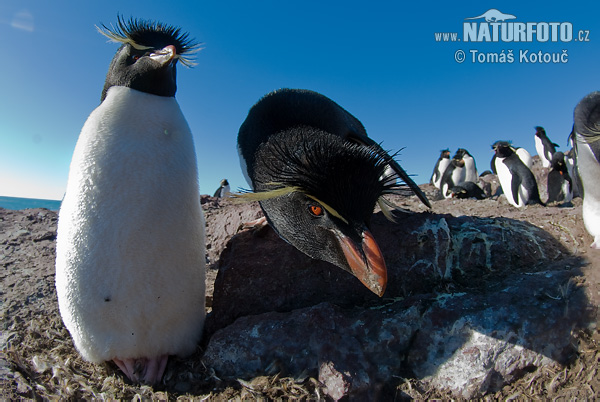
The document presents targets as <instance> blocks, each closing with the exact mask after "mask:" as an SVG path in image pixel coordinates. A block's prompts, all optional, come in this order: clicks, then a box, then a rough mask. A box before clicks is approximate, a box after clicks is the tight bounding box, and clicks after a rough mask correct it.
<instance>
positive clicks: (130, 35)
mask: <svg viewBox="0 0 600 402" xmlns="http://www.w3.org/2000/svg"><path fill="white" fill-rule="evenodd" d="M98 31H99V32H100V33H102V34H103V35H105V36H106V37H108V38H109V39H111V40H112V41H115V42H119V43H122V44H123V45H122V46H121V47H120V48H119V50H117V53H116V54H115V56H114V57H113V59H112V61H111V63H110V67H109V69H108V73H107V75H106V81H105V84H104V88H103V90H102V96H101V101H103V100H104V98H105V97H106V93H107V92H108V89H109V88H110V87H112V86H124V87H129V88H132V89H136V90H138V91H141V92H146V93H149V94H153V95H159V96H168V97H172V96H175V93H176V92H177V82H176V69H175V64H176V62H177V60H180V61H181V62H182V64H184V65H192V64H193V62H192V61H191V59H190V58H189V57H188V56H189V54H191V53H194V52H195V51H197V50H198V46H199V45H198V44H196V43H195V42H194V41H193V40H191V39H190V38H189V36H188V34H187V33H181V30H180V29H179V28H176V27H173V26H170V25H166V24H163V23H160V22H156V21H145V20H138V19H133V18H132V19H130V20H129V21H124V20H123V19H122V18H121V17H120V16H119V17H118V19H117V27H111V28H108V27H106V26H105V25H102V27H98ZM166 58H169V61H168V62H165V61H164V60H165V59H166ZM171 58H172V61H171Z"/></svg>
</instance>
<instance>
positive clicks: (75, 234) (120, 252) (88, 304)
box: [56, 87, 205, 362]
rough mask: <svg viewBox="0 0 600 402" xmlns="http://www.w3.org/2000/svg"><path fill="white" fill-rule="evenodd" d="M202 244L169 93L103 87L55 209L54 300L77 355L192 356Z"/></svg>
mask: <svg viewBox="0 0 600 402" xmlns="http://www.w3.org/2000/svg"><path fill="white" fill-rule="evenodd" d="M204 247H205V246H204V217H203V214H202V210H201V208H200V199H199V191H198V181H197V168H196V157H195V152H194V144H193V139H192V136H191V132H190V130H189V127H188V125H187V122H186V121H185V118H184V117H183V114H182V113H181V110H180V109H179V105H178V104H177V102H176V100H175V98H168V97H160V96H155V95H150V94H146V93H143V92H139V91H136V90H132V89H129V88H125V87H112V88H110V90H109V91H108V94H107V96H106V98H105V100H104V101H103V102H102V104H101V105H100V106H99V107H98V108H97V109H96V110H94V111H93V112H92V114H91V115H90V116H89V118H88V120H87V121H86V123H85V125H84V127H83V129H82V131H81V134H80V137H79V140H78V142H77V146H76V148H75V152H74V155H73V160H72V162H71V168H70V172H69V180H68V184H67V191H66V194H65V198H64V200H63V203H62V206H61V209H60V213H59V223H58V238H57V246H56V249H57V250H56V253H57V257H56V288H57V293H58V299H59V307H60V312H61V315H62V317H63V321H64V322H65V325H66V326H67V328H68V329H69V331H70V332H71V335H72V337H73V339H74V341H75V345H76V346H77V348H78V350H79V351H80V352H81V354H82V355H83V357H84V358H86V359H87V360H89V361H92V362H100V361H104V360H110V359H112V358H114V357H119V358H121V359H123V358H136V357H140V356H145V357H150V356H158V355H162V354H187V353H191V352H192V351H193V350H194V348H195V345H196V342H197V341H198V339H199V336H200V334H201V331H202V326H203V323H204V315H205V312H204V261H205V251H204Z"/></svg>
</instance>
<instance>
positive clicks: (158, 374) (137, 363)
mask: <svg viewBox="0 0 600 402" xmlns="http://www.w3.org/2000/svg"><path fill="white" fill-rule="evenodd" d="M168 360H169V355H162V356H156V357H152V358H145V357H142V358H139V359H132V358H129V359H123V360H121V359H117V358H114V359H113V362H115V364H116V365H117V366H119V368H120V369H121V371H122V372H123V373H124V374H125V375H126V376H127V378H129V379H130V380H131V382H133V383H143V384H147V385H154V384H156V383H157V382H159V381H160V379H161V378H162V376H163V374H164V372H165V368H166V367H167V361H168Z"/></svg>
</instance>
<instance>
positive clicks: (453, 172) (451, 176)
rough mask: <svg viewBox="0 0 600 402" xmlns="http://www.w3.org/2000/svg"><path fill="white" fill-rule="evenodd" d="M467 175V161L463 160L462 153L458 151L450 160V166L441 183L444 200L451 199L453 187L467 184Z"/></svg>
mask: <svg viewBox="0 0 600 402" xmlns="http://www.w3.org/2000/svg"><path fill="white" fill-rule="evenodd" d="M466 175H467V171H466V169H465V161H464V159H463V158H462V153H459V152H458V151H457V152H456V153H455V154H454V156H453V157H452V160H450V164H449V165H448V167H447V168H446V170H445V171H444V174H443V175H442V180H441V181H440V191H441V193H442V195H443V196H444V198H451V197H452V191H451V189H452V188H453V187H456V186H458V185H460V184H462V183H464V182H465V178H466Z"/></svg>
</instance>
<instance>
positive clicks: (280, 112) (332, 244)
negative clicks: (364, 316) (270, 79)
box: [238, 89, 429, 296]
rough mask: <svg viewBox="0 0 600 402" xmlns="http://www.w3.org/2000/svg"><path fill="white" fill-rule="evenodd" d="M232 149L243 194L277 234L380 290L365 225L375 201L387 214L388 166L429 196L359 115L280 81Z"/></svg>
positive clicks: (380, 270)
mask: <svg viewBox="0 0 600 402" xmlns="http://www.w3.org/2000/svg"><path fill="white" fill-rule="evenodd" d="M238 150H239V153H240V163H241V165H242V170H243V171H244V173H245V175H246V178H247V180H248V183H249V185H250V186H251V187H252V189H253V190H254V193H250V194H248V195H249V196H250V197H249V198H250V199H256V200H258V201H260V204H261V207H262V209H263V211H264V214H265V217H266V218H267V221H268V222H269V224H270V225H271V226H272V227H273V229H274V230H275V231H276V232H277V233H278V234H279V236H280V237H282V238H283V239H284V240H286V241H287V242H289V243H290V244H292V245H293V246H294V247H296V248H297V249H298V250H300V251H302V252H303V253H304V254H306V255H308V256H310V257H312V258H316V259H320V260H324V261H328V262H330V263H332V264H334V265H337V266H338V267H340V268H342V269H344V270H346V271H348V272H350V273H352V274H353V275H355V276H356V277H357V278H358V279H359V280H360V281H361V282H362V283H363V284H364V285H365V286H366V287H367V288H368V289H370V290H371V291H372V292H374V293H375V294H377V295H379V296H381V295H383V293H384V291H385V287H386V283H387V269H386V265H385V261H384V259H383V256H382V254H381V251H380V250H379V247H378V245H377V243H376V242H375V239H374V238H373V235H372V234H371V232H370V231H369V229H368V226H369V222H370V219H371V216H372V215H373V210H374V208H375V206H376V205H377V204H379V205H380V207H381V208H382V210H383V211H384V213H386V214H387V215H388V216H391V214H390V212H389V210H388V209H387V205H386V202H385V200H384V199H383V198H382V196H383V195H385V194H390V193H393V192H394V191H396V190H398V186H397V185H396V184H395V181H391V180H390V178H389V177H386V175H385V174H384V173H385V171H386V168H387V166H388V165H389V166H391V167H392V169H393V170H394V172H395V174H396V175H397V176H398V177H399V178H400V179H402V180H403V181H404V182H405V183H406V184H407V185H408V186H409V187H410V188H411V189H412V191H414V192H415V194H416V195H417V196H418V197H419V198H420V199H421V201H422V202H423V203H424V204H425V205H427V206H429V202H428V200H427V198H426V197H425V195H424V194H423V193H422V192H421V190H420V189H419V187H418V186H417V185H416V184H415V183H414V182H413V181H412V180H411V179H410V178H409V177H408V175H407V174H406V172H405V171H404V169H402V168H401V167H400V165H399V164H398V163H397V162H396V161H394V159H393V158H392V156H390V155H389V154H388V153H387V152H385V151H384V150H383V149H382V148H381V147H380V146H379V145H378V144H377V143H376V142H375V141H373V140H372V139H370V138H369V137H368V136H367V133H366V131H365V128H364V127H363V125H362V124H361V122H360V121H359V120H358V119H356V118H355V117H354V116H352V115H351V114H350V113H348V112H347V111H346V110H344V109H343V108H342V107H340V106H339V105H338V104H337V103H335V102H333V101H332V100H331V99H329V98H327V97H325V96H323V95H321V94H319V93H316V92H313V91H309V90H298V89H281V90H277V91H274V92H271V93H269V94H267V95H265V96H264V97H263V98H262V99H261V100H259V101H258V102H257V103H256V104H255V105H254V106H253V107H252V108H251V110H250V112H249V113H248V116H247V118H246V120H245V121H244V122H243V124H242V126H241V127H240V131H239V135H238Z"/></svg>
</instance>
